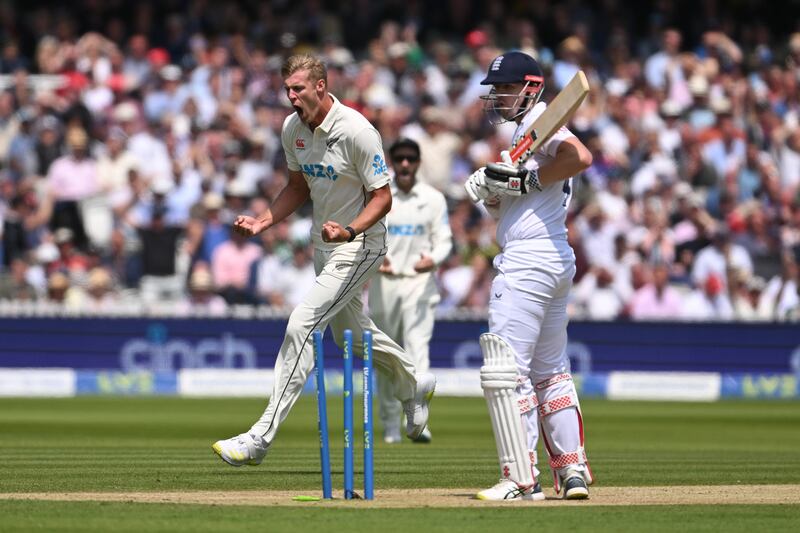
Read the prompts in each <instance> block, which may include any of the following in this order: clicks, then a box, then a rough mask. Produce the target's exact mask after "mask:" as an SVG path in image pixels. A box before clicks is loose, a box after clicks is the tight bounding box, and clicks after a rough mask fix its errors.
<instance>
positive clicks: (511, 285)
mask: <svg viewBox="0 0 800 533" xmlns="http://www.w3.org/2000/svg"><path fill="white" fill-rule="evenodd" d="M495 266H497V267H498V274H497V276H496V277H495V279H494V281H493V283H492V294H491V300H490V303H489V331H490V332H491V333H495V334H496V335H499V336H500V337H502V338H503V339H504V340H505V341H506V342H507V343H508V344H509V345H510V346H511V347H512V348H513V350H514V353H515V356H516V363H517V371H518V373H519V375H520V376H521V377H527V378H528V379H527V380H524V379H523V380H520V387H519V389H518V392H519V394H520V396H521V397H530V396H531V395H533V394H534V388H533V387H534V385H535V384H536V383H540V382H543V381H544V380H546V379H548V378H550V377H552V376H555V375H559V374H565V373H566V374H568V373H569V372H570V365H569V359H568V357H567V353H566V347H567V323H568V321H569V318H568V316H567V296H568V294H569V290H570V288H571V287H572V278H573V276H574V275H575V262H574V256H573V255H572V251H571V250H569V251H568V252H567V251H565V250H561V251H560V252H559V251H552V252H549V253H548V252H540V253H539V254H537V257H536V258H531V257H530V255H529V254H527V253H525V254H519V253H517V251H516V250H515V251H514V253H512V254H503V256H502V257H499V258H498V259H496V260H495ZM536 393H537V395H538V393H539V391H536ZM540 400H541V398H540ZM538 414H539V413H538V410H537V409H531V410H530V411H529V412H528V413H526V414H525V415H523V416H524V417H525V419H526V422H527V430H528V449H529V450H530V451H535V450H536V446H537V443H538V439H539V416H538ZM544 430H545V431H546V432H547V435H546V437H547V440H548V443H549V445H550V446H551V448H553V450H552V451H553V453H567V452H573V451H575V450H577V449H579V448H580V447H581V445H582V442H581V426H580V421H579V418H578V411H577V409H563V410H560V411H558V412H556V413H553V414H552V415H549V416H548V417H547V424H546V426H545V427H544Z"/></svg>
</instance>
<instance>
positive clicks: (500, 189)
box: [485, 151, 542, 196]
mask: <svg viewBox="0 0 800 533" xmlns="http://www.w3.org/2000/svg"><path fill="white" fill-rule="evenodd" d="M500 157H501V158H502V160H503V161H502V162H500V163H489V164H488V165H486V171H485V178H486V180H485V183H486V186H487V187H488V188H489V190H490V191H492V192H494V193H497V194H505V195H508V196H521V195H523V194H527V193H529V192H531V191H534V190H535V191H541V190H542V186H541V184H540V183H539V167H538V165H536V164H535V162H532V163H531V164H532V165H534V166H533V168H526V167H524V166H516V165H515V164H514V163H513V162H512V161H511V156H510V155H509V154H508V152H507V151H503V152H502V153H501V154H500Z"/></svg>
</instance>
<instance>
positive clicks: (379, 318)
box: [369, 273, 439, 429]
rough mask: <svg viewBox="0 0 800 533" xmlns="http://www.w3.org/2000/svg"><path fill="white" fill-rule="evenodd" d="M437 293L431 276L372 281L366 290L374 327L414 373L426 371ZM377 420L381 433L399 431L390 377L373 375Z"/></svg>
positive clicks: (398, 410) (379, 373)
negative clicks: (394, 345) (395, 345)
mask: <svg viewBox="0 0 800 533" xmlns="http://www.w3.org/2000/svg"><path fill="white" fill-rule="evenodd" d="M438 303H439V291H438V289H437V288H436V280H435V279H434V277H433V275H432V274H431V273H425V274H419V275H417V276H387V275H385V274H379V275H377V276H375V278H373V280H372V282H371V283H370V288H369V311H370V315H372V318H373V320H375V324H377V326H378V327H379V328H380V329H381V330H382V331H383V332H384V333H386V334H387V335H389V337H391V338H392V339H393V340H395V341H396V342H397V343H399V344H401V345H402V346H403V348H404V349H405V351H406V352H407V353H408V355H409V357H411V359H412V360H413V361H414V364H415V366H416V369H417V372H419V373H422V372H427V371H428V369H429V368H430V352H429V347H428V345H429V343H430V340H431V336H432V335H433V321H434V312H435V311H436V304H438ZM377 375H378V399H379V401H380V404H379V405H380V418H381V422H382V423H383V427H384V429H386V428H398V429H399V427H400V412H401V410H402V407H401V405H400V402H398V401H397V400H396V399H395V397H394V394H392V386H391V381H390V379H391V378H390V376H388V375H387V374H386V373H385V372H377Z"/></svg>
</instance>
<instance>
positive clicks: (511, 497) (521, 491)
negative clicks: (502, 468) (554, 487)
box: [475, 479, 544, 502]
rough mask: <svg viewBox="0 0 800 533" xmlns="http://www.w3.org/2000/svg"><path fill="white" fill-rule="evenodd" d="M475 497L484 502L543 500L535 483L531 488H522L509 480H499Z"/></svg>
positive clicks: (542, 495) (540, 491) (540, 490)
mask: <svg viewBox="0 0 800 533" xmlns="http://www.w3.org/2000/svg"><path fill="white" fill-rule="evenodd" d="M475 497H476V498H477V499H479V500H486V501H497V502H499V501H515V500H527V501H541V500H544V492H542V486H541V485H540V484H539V482H538V481H537V482H536V484H535V485H534V486H533V487H528V488H522V487H520V486H519V485H517V484H516V483H515V482H514V481H511V480H510V479H501V480H500V482H499V483H498V484H497V485H495V486H493V487H490V488H488V489H486V490H482V491H480V492H479V493H478V494H476V495H475Z"/></svg>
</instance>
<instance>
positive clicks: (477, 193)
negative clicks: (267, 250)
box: [464, 167, 492, 204]
mask: <svg viewBox="0 0 800 533" xmlns="http://www.w3.org/2000/svg"><path fill="white" fill-rule="evenodd" d="M464 189H465V190H466V191H467V195H468V196H469V199H470V200H472V203H475V204H477V203H478V202H480V201H481V200H486V199H487V198H489V197H490V196H492V192H491V191H490V190H489V187H487V186H486V174H485V168H484V167H481V168H479V169H478V170H476V171H475V172H473V173H472V174H471V175H470V177H469V178H467V181H465V182H464Z"/></svg>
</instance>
